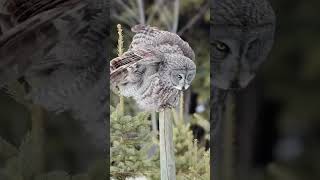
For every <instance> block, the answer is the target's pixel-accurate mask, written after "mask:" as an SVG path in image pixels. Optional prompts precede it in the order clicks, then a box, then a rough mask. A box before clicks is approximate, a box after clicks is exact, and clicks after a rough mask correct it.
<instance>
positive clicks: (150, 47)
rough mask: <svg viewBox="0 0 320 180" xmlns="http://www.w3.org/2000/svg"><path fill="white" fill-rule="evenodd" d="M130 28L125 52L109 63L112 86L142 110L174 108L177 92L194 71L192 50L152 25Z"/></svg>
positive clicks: (174, 36)
mask: <svg viewBox="0 0 320 180" xmlns="http://www.w3.org/2000/svg"><path fill="white" fill-rule="evenodd" d="M132 31H133V32H135V33H136V34H135V36H134V37H133V40H132V42H131V44H130V47H129V49H128V51H127V52H125V53H124V54H123V55H122V56H120V57H117V58H115V59H113V60H112V61H111V62H110V71H111V72H110V73H111V76H110V78H111V83H112V86H114V87H118V88H119V90H120V94H122V95H123V96H126V97H133V98H134V99H135V100H136V101H137V103H138V104H139V106H140V107H141V108H142V109H144V110H157V111H159V110H161V109H163V108H170V107H175V106H176V105H177V103H178V99H179V95H180V93H179V91H180V90H185V89H187V88H188V87H189V86H190V84H191V81H192V80H193V78H194V76H195V73H196V66H195V64H194V62H193V60H194V58H195V56H194V52H193V50H192V49H191V47H190V46H189V45H188V43H187V42H185V41H183V40H182V39H181V38H180V37H179V36H178V35H176V34H174V33H171V32H168V31H162V30H159V29H158V28H156V27H150V26H143V25H136V26H134V27H133V28H132Z"/></svg>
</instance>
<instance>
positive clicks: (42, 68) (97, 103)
mask: <svg viewBox="0 0 320 180" xmlns="http://www.w3.org/2000/svg"><path fill="white" fill-rule="evenodd" d="M107 3H108V2H107V1H105V0H0V30H1V31H0V88H3V87H6V86H7V85H8V84H10V83H11V82H13V81H17V80H19V82H21V83H22V84H24V85H25V86H26V97H24V98H25V99H28V100H30V101H32V102H33V103H34V104H39V105H41V106H43V107H44V108H45V109H46V110H48V111H50V112H56V113H61V112H70V113H71V114H72V115H73V117H74V119H76V120H78V121H79V124H81V125H82V126H83V128H84V131H83V132H85V133H86V135H87V136H86V137H88V138H89V139H90V142H91V143H92V147H91V148H92V149H96V150H97V151H98V152H99V153H100V154H103V153H104V152H105V149H106V147H107V146H106V145H105V143H104V142H105V139H106V131H105V129H106V128H108V127H105V118H106V109H107V108H106V104H107V103H108V102H107V96H108V88H107V84H108V82H107V79H106V75H107V71H108V68H107V65H108V64H107V62H106V59H107V57H106V42H107V41H106V39H107V36H108V34H107V33H108V22H107V21H108V4H107Z"/></svg>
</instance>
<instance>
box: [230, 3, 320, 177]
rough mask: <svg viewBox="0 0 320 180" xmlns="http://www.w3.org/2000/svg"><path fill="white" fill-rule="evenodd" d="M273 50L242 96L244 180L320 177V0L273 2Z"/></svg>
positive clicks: (241, 162)
mask: <svg viewBox="0 0 320 180" xmlns="http://www.w3.org/2000/svg"><path fill="white" fill-rule="evenodd" d="M271 4H272V6H273V8H274V10H275V13H276V16H277V27H276V35H275V42H274V46H273V49H272V51H271V53H270V56H269V58H268V61H267V62H266V63H265V64H264V66H263V68H262V69H261V71H260V74H259V75H258V76H257V77H256V79H255V81H254V82H252V83H251V84H250V86H249V87H248V88H247V89H246V90H244V91H242V92H240V93H239V95H238V97H237V100H236V101H237V103H236V104H237V110H236V112H237V117H238V118H237V128H238V129H237V132H238V134H237V137H238V138H239V139H238V141H237V142H236V144H237V145H238V149H237V150H236V151H237V153H238V154H237V155H238V156H237V157H238V158H239V159H237V160H238V161H237V162H238V163H237V165H238V166H239V167H240V168H239V169H238V172H237V174H238V175H239V176H238V177H242V179H266V180H304V179H308V180H313V179H314V180H316V179H320V163H319V162H320V161H319V160H320V155H319V152H320V134H319V132H320V107H319V104H320V103H319V100H320V93H319V92H320V83H319V82H320V24H319V17H320V13H319V7H320V6H319V5H320V2H319V1H316V0H310V1H299V0H296V1H289V0H272V1H271Z"/></svg>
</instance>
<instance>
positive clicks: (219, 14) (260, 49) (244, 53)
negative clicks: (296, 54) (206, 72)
mask: <svg viewBox="0 0 320 180" xmlns="http://www.w3.org/2000/svg"><path fill="white" fill-rule="evenodd" d="M211 13H213V15H212V17H213V19H212V29H211V33H210V35H211V36H212V37H211V38H210V40H211V61H212V62H213V63H212V64H213V65H212V79H213V85H214V86H216V87H218V88H220V89H224V90H227V89H240V88H244V87H246V86H247V85H248V84H249V82H250V81H251V80H252V79H253V78H254V77H255V74H256V72H257V70H258V68H259V67H260V65H261V64H262V63H263V62H264V61H265V60H266V58H267V55H268V54H269V52H270V50H271V48H272V45H273V40H274V31H275V14H274V11H273V9H272V7H271V6H270V4H269V2H268V1H267V0H252V1H251V0H250V1H248V0H215V1H214V6H213V8H212V11H211Z"/></svg>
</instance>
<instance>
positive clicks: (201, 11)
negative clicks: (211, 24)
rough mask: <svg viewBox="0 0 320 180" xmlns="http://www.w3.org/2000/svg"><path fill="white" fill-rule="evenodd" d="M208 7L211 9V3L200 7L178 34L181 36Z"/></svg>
mask: <svg viewBox="0 0 320 180" xmlns="http://www.w3.org/2000/svg"><path fill="white" fill-rule="evenodd" d="M208 9H209V3H206V4H204V5H203V6H202V7H201V8H200V10H199V13H197V14H196V15H195V16H193V17H192V18H191V20H190V21H189V22H188V23H187V24H186V25H185V26H183V27H182V28H181V29H180V31H179V32H178V35H179V36H181V35H182V34H183V33H184V32H185V31H187V30H188V29H190V28H191V27H192V26H193V25H194V24H195V23H196V22H197V21H198V20H199V19H200V18H201V17H202V16H203V15H204V14H205V13H206V11H207V10H208Z"/></svg>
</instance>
